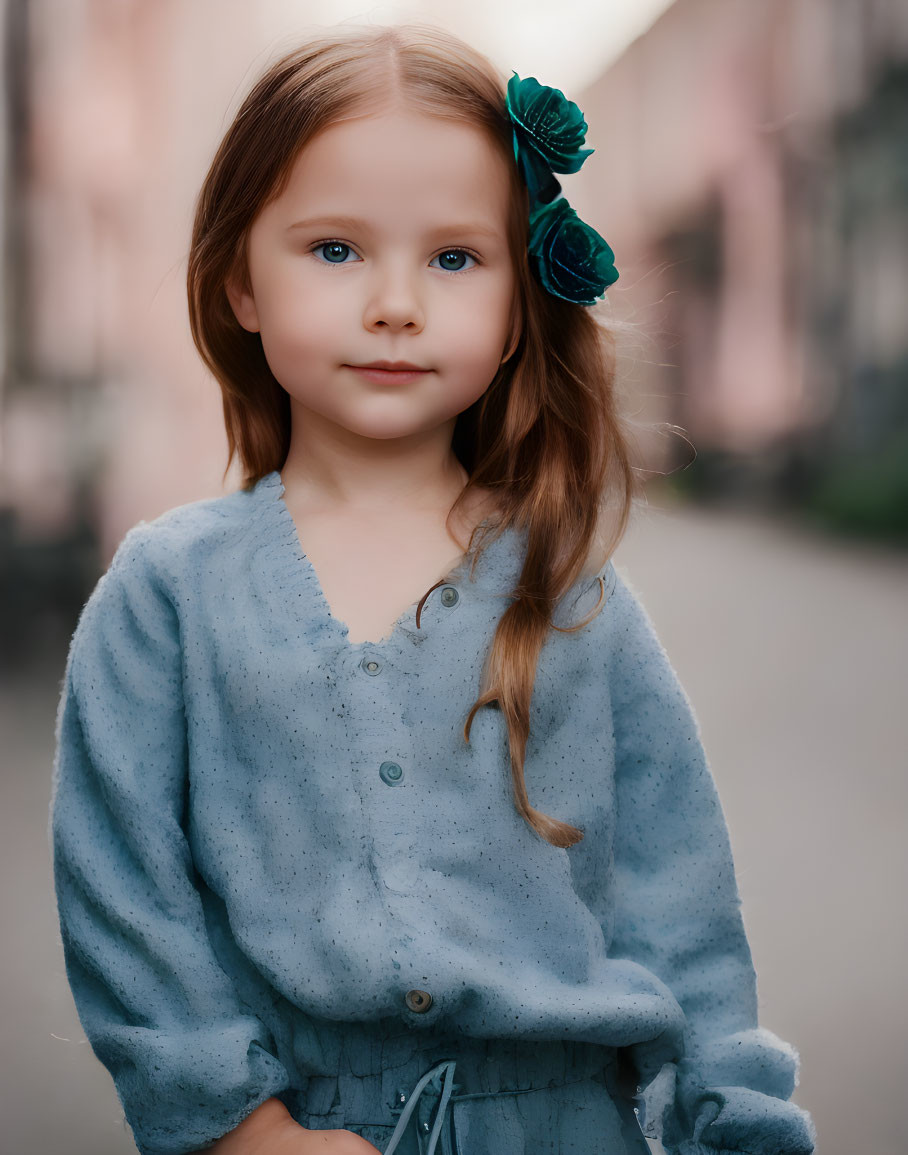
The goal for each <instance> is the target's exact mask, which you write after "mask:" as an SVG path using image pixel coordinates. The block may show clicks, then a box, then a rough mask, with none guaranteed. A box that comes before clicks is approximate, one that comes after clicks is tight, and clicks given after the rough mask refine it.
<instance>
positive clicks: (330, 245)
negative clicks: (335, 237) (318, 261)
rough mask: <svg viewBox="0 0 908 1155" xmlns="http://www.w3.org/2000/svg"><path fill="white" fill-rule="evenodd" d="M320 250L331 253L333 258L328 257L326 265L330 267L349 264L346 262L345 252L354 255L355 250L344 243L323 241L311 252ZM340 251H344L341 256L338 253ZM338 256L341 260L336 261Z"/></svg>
mask: <svg viewBox="0 0 908 1155" xmlns="http://www.w3.org/2000/svg"><path fill="white" fill-rule="evenodd" d="M319 249H327V250H328V251H329V252H330V253H331V256H328V257H326V263H327V264H329V265H344V264H346V263H347V262H346V261H345V260H344V256H345V252H346V253H352V252H353V250H352V249H351V248H350V246H349V245H347V244H344V242H343V241H322V242H321V243H320V244H317V245H316V246H315V247H314V248H313V249H311V250H310V251H311V252H313V253H315V252H317V251H318V250H319ZM338 249H341V250H343V251H342V252H341V253H340V254H338V251H337V250H338ZM338 256H339V259H338V260H335V259H334V258H335V257H338Z"/></svg>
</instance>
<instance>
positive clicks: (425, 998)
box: [405, 990, 432, 1015]
mask: <svg viewBox="0 0 908 1155" xmlns="http://www.w3.org/2000/svg"><path fill="white" fill-rule="evenodd" d="M405 998H406V1002H407V1006H408V1007H409V1008H410V1010H411V1011H415V1012H416V1013H417V1014H418V1015H423V1014H425V1013H426V1011H427V1010H428V1009H429V1007H431V1005H432V996H431V995H430V994H429V992H428V991H415V990H414V991H407V993H406V996H405Z"/></svg>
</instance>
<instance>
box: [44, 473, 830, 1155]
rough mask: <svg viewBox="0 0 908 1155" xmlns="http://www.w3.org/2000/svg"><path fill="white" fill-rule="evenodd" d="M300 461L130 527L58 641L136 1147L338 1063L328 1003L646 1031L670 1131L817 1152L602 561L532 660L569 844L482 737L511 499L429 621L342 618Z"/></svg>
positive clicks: (544, 796)
mask: <svg viewBox="0 0 908 1155" xmlns="http://www.w3.org/2000/svg"><path fill="white" fill-rule="evenodd" d="M283 492H284V489H283V485H282V483H281V478H280V474H279V473H278V472H276V471H275V472H272V473H270V474H268V475H267V476H266V477H264V478H263V479H262V480H261V481H260V482H259V483H258V484H257V485H256V486H255V487H254V488H253V489H251V490H249V491H245V492H244V491H238V492H236V493H233V494H230V495H228V496H226V497H220V498H216V499H212V500H206V501H199V502H193V503H191V504H188V505H183V506H180V507H178V508H175V509H172V510H170V511H169V512H167V513H165V514H163V515H162V516H160V517H158V518H157V519H156V520H154V521H152V522H148V523H146V522H144V521H143V522H140V523H139V524H138V525H136V526H135V527H134V528H133V529H131V530H130V531H129V532H128V533H127V534H126V536H125V537H124V539H123V541H122V542H121V544H120V546H119V548H118V549H117V551H116V554H115V556H114V558H113V560H112V562H111V564H110V567H109V569H108V571H107V572H106V573H105V574H104V575H103V577H102V578H101V579H100V581H99V582H98V584H97V586H96V587H95V589H94V591H93V593H92V595H91V597H90V598H89V600H88V602H87V603H86V605H85V607H84V608H83V611H82V613H81V615H80V618H79V622H78V625H77V627H76V630H75V633H74V635H73V639H72V642H71V645H70V651H69V657H68V660H67V663H66V671H65V675H64V680H63V687H62V695H61V699H60V705H59V710H58V714H57V727H56V741H57V753H56V757H55V762H54V781H53V798H52V803H51V812H50V822H49V831H48V834H49V838H50V841H51V846H52V851H53V862H54V880H55V886H56V895H57V904H58V912H59V918H60V925H61V930H62V942H63V948H64V954H65V962H66V969H67V975H68V979H69V982H70V986H71V988H72V992H73V996H74V999H75V1003H76V1007H77V1010H78V1013H79V1017H80V1020H81V1023H82V1026H83V1028H84V1030H85V1032H86V1036H87V1038H88V1040H89V1042H90V1044H91V1046H92V1048H93V1050H94V1052H95V1054H96V1056H97V1057H98V1059H99V1060H100V1061H101V1062H102V1063H103V1064H104V1065H105V1066H106V1067H107V1069H108V1070H109V1071H110V1073H111V1076H112V1077H113V1080H114V1083H115V1086H116V1089H117V1093H118V1095H119V1097H120V1101H121V1103H122V1105H123V1108H124V1112H125V1115H126V1119H127V1121H128V1123H129V1124H130V1126H131V1127H132V1130H133V1133H134V1136H135V1139H136V1143H137V1146H138V1148H139V1150H140V1151H141V1152H142V1153H143V1155H163V1153H169V1155H184V1153H186V1152H189V1151H193V1150H196V1149H198V1148H201V1147H204V1146H206V1145H209V1144H210V1143H212V1142H213V1141H214V1140H216V1139H217V1138H218V1137H220V1136H221V1135H223V1134H225V1133H226V1132H227V1131H229V1130H231V1129H233V1128H234V1127H235V1126H236V1125H237V1124H238V1123H239V1122H240V1121H241V1120H242V1119H243V1118H244V1117H245V1116H246V1115H248V1114H249V1113H250V1112H251V1111H252V1110H253V1109H254V1108H255V1107H256V1106H258V1105H259V1104H260V1103H261V1102H262V1101H263V1100H265V1099H266V1098H268V1097H270V1096H272V1095H277V1094H279V1093H280V1092H282V1091H284V1090H286V1089H287V1088H291V1087H293V1088H300V1089H302V1090H303V1091H304V1090H305V1086H306V1081H307V1079H308V1078H309V1077H310V1076H312V1075H315V1074H326V1073H330V1070H327V1069H326V1067H325V1064H326V1063H327V1062H329V1060H328V1059H327V1058H326V1056H325V1055H324V1054H323V1053H322V1052H321V1050H320V1048H319V1047H318V1046H316V1045H315V1040H316V1039H317V1037H318V1028H319V1026H320V1025H322V1024H324V1023H326V1022H335V1023H339V1024H342V1023H343V1022H349V1021H362V1020H374V1019H377V1018H379V1017H386V1016H397V1017H398V1018H399V1019H400V1020H401V1022H404V1023H406V1024H407V1025H409V1026H411V1027H412V1028H413V1029H414V1030H426V1029H431V1028H432V1027H435V1026H437V1027H438V1028H439V1029H442V1028H443V1029H445V1030H450V1031H454V1032H457V1033H464V1034H467V1035H473V1036H477V1037H485V1038H507V1037H514V1036H520V1037H525V1038H527V1039H533V1040H545V1039H576V1040H581V1041H585V1042H591V1043H599V1044H603V1045H605V1046H609V1047H622V1048H625V1047H626V1048H629V1054H630V1056H631V1057H632V1059H633V1061H634V1064H635V1066H636V1069H637V1071H638V1072H639V1082H640V1085H641V1086H642V1087H644V1088H645V1087H647V1086H649V1085H653V1081H654V1077H655V1076H656V1075H657V1074H658V1073H659V1072H660V1071H663V1067H665V1071H670V1072H671V1076H672V1085H671V1093H670V1095H668V1097H667V1098H664V1099H663V1102H662V1103H661V1104H660V1105H659V1108H658V1114H659V1117H660V1121H661V1124H662V1126H661V1130H662V1141H663V1144H664V1145H665V1148H666V1150H667V1151H668V1152H670V1155H690V1153H693V1152H701V1151H702V1152H711V1153H712V1152H714V1151H716V1150H734V1151H739V1152H748V1153H752V1155H807V1153H809V1152H811V1151H812V1150H813V1147H814V1142H815V1131H814V1127H813V1122H812V1120H811V1118H810V1115H809V1114H808V1113H807V1112H805V1111H804V1110H802V1109H801V1108H800V1107H798V1106H797V1105H796V1104H794V1103H792V1102H791V1101H790V1096H791V1094H792V1091H793V1089H794V1087H795V1085H796V1083H797V1069H798V1056H797V1053H796V1052H795V1051H794V1050H793V1048H792V1047H791V1046H789V1045H788V1044H787V1043H785V1042H783V1041H782V1040H781V1039H779V1038H777V1037H776V1036H775V1035H774V1034H772V1033H771V1032H770V1031H768V1030H766V1029H764V1028H761V1027H760V1026H759V1025H758V1019H757V992H756V978H755V974H754V969H753V965H752V960H751V954H750V950H749V947H748V943H747V939H746V936H745V931H744V926H743V922H742V917H741V910H740V899H739V894H738V890H737V884H736V880H735V874H734V866H733V861H732V855H731V849H730V844H729V837H728V832H727V828H726V824H725V820H724V815H723V812H722V808H721V805H720V802H719V799H718V797H717V793H716V789H715V785H714V781H713V778H712V776H711V773H710V770H709V768H708V764H707V761H706V758H705V754H704V750H703V746H702V744H701V740H700V735H699V730H698V725H697V722H696V720H695V717H694V714H693V712H692V709H691V706H690V703H689V701H688V699H687V697H686V695H685V693H684V691H683V689H682V687H681V686H680V684H679V681H678V679H677V676H676V674H675V672H674V670H673V668H672V666H671V665H670V663H669V660H668V658H667V656H666V653H665V650H664V649H663V647H662V646H661V644H660V642H659V640H658V638H657V636H656V634H655V632H654V630H653V626H652V624H651V621H650V619H649V617H648V616H647V614H646V612H645V610H644V609H643V607H642V606H641V604H640V601H639V599H638V598H637V596H636V595H635V594H634V593H633V592H632V591H631V589H630V588H629V586H628V585H627V584H626V582H625V581H624V580H623V579H622V577H621V576H620V575H619V574H618V572H617V571H616V570H615V568H614V566H613V564H612V563H611V562H609V563H608V564H607V566H606V567H605V568H604V569H603V570H602V571H601V573H600V574H599V575H597V576H595V577H592V578H590V579H589V580H586V579H584V580H582V581H580V582H578V583H577V584H576V585H575V587H574V588H573V589H572V590H571V591H570V592H569V594H568V595H567V596H566V597H565V598H564V599H563V600H562V602H561V603H560V604H559V606H558V607H557V610H556V614H555V622H556V624H559V625H569V624H572V623H574V622H576V621H578V620H580V618H581V617H584V616H586V615H587V614H588V613H589V611H590V610H591V609H593V608H594V607H595V605H596V604H597V601H598V599H599V595H600V582H599V580H598V578H599V577H601V578H602V585H603V588H604V593H605V598H606V601H605V605H604V608H603V609H602V610H601V612H600V613H598V614H597V616H595V617H594V618H593V619H592V621H591V622H590V623H589V624H588V625H587V626H585V627H584V628H583V629H581V630H580V631H578V632H577V633H573V634H568V633H558V632H553V633H552V634H551V635H550V637H549V638H548V640H547V641H546V644H545V647H544V649H543V652H542V656H541V659H540V664H539V669H538V674H537V678H536V684H535V690H534V695H533V703H532V717H531V723H532V729H531V734H530V740H529V745H528V749H527V757H526V784H527V790H528V793H529V798H530V801H531V802H532V803H533V805H534V806H536V807H537V808H539V809H540V810H542V811H543V812H544V813H546V814H549V815H552V816H554V817H557V818H560V819H562V820H564V821H566V822H570V823H573V824H575V825H577V826H579V827H581V828H582V829H583V830H584V832H585V834H584V838H583V839H582V840H581V841H580V842H579V843H577V844H576V845H574V846H572V847H570V848H569V849H560V848H557V847H554V846H551V845H550V844H549V843H547V842H546V841H544V840H543V839H542V838H540V837H539V836H538V835H537V834H536V833H535V832H534V831H533V830H532V829H531V828H530V827H529V826H528V825H527V823H526V822H525V821H524V820H523V819H522V818H521V817H520V816H519V814H518V813H517V811H516V810H515V808H514V803H513V800H512V795H511V784H510V771H509V766H508V747H507V732H506V727H505V725H504V719H503V716H502V715H501V713H500V711H498V710H496V709H494V708H484V709H482V710H480V711H479V713H478V714H477V715H476V718H475V720H474V724H473V727H472V731H471V736H470V741H469V742H466V741H465V740H464V737H463V725H464V719H465V716H466V712H467V710H468V709H469V707H470V706H471V705H472V703H473V701H474V700H475V697H476V695H477V692H478V688H479V682H480V674H481V669H482V663H483V659H484V657H485V654H486V653H487V649H488V645H489V643H490V641H491V639H492V635H493V632H494V628H495V625H496V622H497V621H498V619H499V617H500V615H501V613H502V611H503V609H504V606H505V604H506V599H507V598H508V597H509V595H510V591H511V590H512V588H513V585H514V583H515V581H516V578H517V576H518V574H519V570H520V561H521V558H522V549H523V547H524V546H525V531H518V530H513V529H512V530H509V531H506V532H505V533H504V534H503V535H502V536H500V537H499V538H498V539H497V540H495V541H494V542H492V544H491V545H490V546H489V547H488V548H487V550H486V552H485V553H484V554H483V555H482V556H481V557H480V558H479V560H478V563H477V565H476V568H475V571H474V572H473V573H472V575H471V573H470V564H471V561H472V558H465V559H464V560H463V561H462V562H461V564H460V565H459V566H458V567H456V568H455V569H454V570H452V571H451V572H450V573H449V574H448V575H446V578H447V581H446V584H443V585H441V586H439V587H438V588H437V589H435V590H434V591H433V592H432V593H431V594H430V596H429V597H428V598H427V599H426V601H425V602H424V604H423V606H422V611H421V615H420V621H419V624H418V626H417V624H416V620H415V608H416V607H415V606H414V607H411V609H410V610H409V611H408V612H407V613H405V614H404V615H403V616H402V617H401V618H400V619H399V620H398V622H397V623H396V625H395V627H394V630H393V632H392V633H391V635H390V636H389V637H388V638H387V639H385V640H384V641H382V642H381V643H379V644H372V643H351V642H350V641H349V639H348V637H347V631H346V627H345V626H344V625H343V624H342V623H341V622H339V621H338V620H337V619H336V618H334V617H333V616H332V615H331V613H330V610H329V608H328V604H327V601H326V599H325V597H324V594H323V593H322V590H321V588H320V586H319V584H318V579H317V577H316V574H315V571H314V569H313V568H312V566H311V564H310V563H309V561H308V559H307V558H306V556H305V554H304V553H303V552H302V550H301V548H300V541H299V537H298V535H297V533H296V527H295V524H294V522H293V519H292V516H291V514H290V512H289V510H288V508H287V506H286V503H285V502H284V500H283ZM367 582H368V577H367V576H366V577H364V583H366V584H367ZM364 596H368V590H367V588H366V586H365V585H364ZM413 991H424V992H428V994H429V996H430V999H431V1005H430V1006H429V1007H428V1009H425V999H424V998H423V996H419V998H420V999H422V1005H416V1004H415V1001H414V999H413V997H412V992H413ZM408 995H410V997H408ZM666 1064H667V1066H665V1065H666ZM335 1073H336V1072H335ZM663 1073H664V1072H663ZM660 1081H661V1080H660Z"/></svg>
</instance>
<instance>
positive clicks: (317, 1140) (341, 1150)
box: [261, 1124, 381, 1155]
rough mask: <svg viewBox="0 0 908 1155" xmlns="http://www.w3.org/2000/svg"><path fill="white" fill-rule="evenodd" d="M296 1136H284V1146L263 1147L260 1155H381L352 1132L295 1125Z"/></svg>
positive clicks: (376, 1149) (375, 1148)
mask: <svg viewBox="0 0 908 1155" xmlns="http://www.w3.org/2000/svg"><path fill="white" fill-rule="evenodd" d="M296 1128H297V1132H298V1134H297V1135H295V1136H293V1135H286V1136H285V1137H284V1142H285V1143H286V1146H278V1147H274V1148H271V1147H263V1148H262V1151H261V1155H381V1152H380V1151H379V1150H378V1148H377V1147H373V1146H372V1144H371V1143H369V1142H367V1140H365V1139H363V1138H361V1137H360V1136H359V1135H354V1133H353V1132H352V1131H342V1130H334V1131H309V1130H307V1129H306V1128H305V1127H300V1126H299V1124H296Z"/></svg>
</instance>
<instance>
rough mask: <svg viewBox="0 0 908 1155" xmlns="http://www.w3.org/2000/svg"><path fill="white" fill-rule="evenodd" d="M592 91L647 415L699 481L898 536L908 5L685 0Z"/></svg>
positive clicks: (903, 503)
mask: <svg viewBox="0 0 908 1155" xmlns="http://www.w3.org/2000/svg"><path fill="white" fill-rule="evenodd" d="M579 103H580V104H581V106H582V107H583V109H584V111H585V113H586V115H587V120H588V122H589V124H590V132H589V134H588V143H589V144H590V145H592V146H593V147H595V148H596V149H597V154H596V156H595V158H594V161H593V162H592V163H590V162H588V163H587V165H586V167H585V168H584V170H583V173H582V174H580V175H578V177H577V178H574V179H576V181H577V182H578V184H577V191H576V195H573V196H572V199H573V201H574V203H575V204H576V206H577V207H578V211H580V212H581V215H582V216H586V218H587V219H589V220H590V221H591V222H592V223H594V224H595V226H596V227H597V228H598V229H599V230H600V231H601V232H602V233H603V235H605V236H606V238H607V239H608V238H610V239H611V242H613V247H615V248H616V250H617V252H616V259H617V264H618V267H619V269H620V270H621V272H622V278H621V280H620V281H619V283H618V285H616V286H615V289H618V288H619V286H620V288H621V291H620V292H615V290H610V295H612V297H613V300H615V301H616V302H617V303H616V306H615V308H616V313H620V315H621V316H622V318H626V319H629V320H631V321H632V322H633V323H634V324H635V325H637V326H639V331H640V337H641V345H640V348H639V349H637V348H635V349H634V350H633V352H634V353H635V354H636V353H641V354H642V356H641V358H640V360H639V361H635V362H634V364H633V366H632V368H631V372H632V373H633V375H634V377H635V386H636V389H637V390H638V391H639V394H640V398H641V403H642V405H643V409H642V410H641V419H642V420H646V421H666V422H676V423H678V424H679V425H680V426H682V427H683V429H684V430H685V431H686V432H687V433H688V434H689V436H690V439H691V441H692V442H693V445H694V446H695V448H696V451H697V453H698V454H699V458H698V461H697V462H695V463H694V466H693V468H692V469H691V471H690V472H691V474H692V476H694V477H697V478H698V479H700V482H701V483H702V484H703V485H704V486H709V485H712V486H713V487H714V488H716V489H717V490H720V489H722V488H728V489H732V490H734V489H735V488H738V489H740V488H742V487H745V486H748V487H756V488H757V489H758V490H759V489H761V488H762V489H764V490H767V491H770V492H773V491H774V492H776V493H778V494H779V495H781V496H785V495H787V496H789V497H791V498H792V499H798V498H803V499H804V500H807V501H811V500H815V503H816V508H817V512H819V511H820V506H821V504H822V503H823V502H824V501H825V502H827V503H829V502H832V501H833V500H837V501H839V502H840V504H842V506H843V507H842V508H841V509H840V510H839V513H840V515H841V520H842V522H843V523H844V522H846V521H848V516H847V515H848V511H847V510H846V509H845V508H844V504H845V503H847V502H848V501H851V502H852V503H854V509H853V514H854V517H855V520H859V519H860V515H861V513H862V512H863V516H864V518H865V519H870V520H871V521H872V519H873V518H874V517H876V518H878V519H879V521H880V526H879V528H880V529H882V530H885V528H886V526H887V525H888V526H889V528H891V529H893V530H897V529H898V527H899V526H900V527H901V532H902V533H903V534H905V533H906V530H908V149H906V144H905V142H906V140H908V5H906V4H904V3H901V2H900V0H676V2H675V4H674V5H673V6H672V7H671V8H669V9H668V10H667V11H666V12H665V13H664V14H663V16H662V17H661V18H660V19H659V20H658V21H656V23H655V24H654V25H653V26H652V27H651V28H650V29H649V30H648V31H647V32H646V34H645V35H643V36H641V37H640V38H639V39H638V40H637V41H635V42H634V43H633V44H632V45H631V46H630V47H629V49H628V50H627V51H626V52H625V53H624V55H623V56H622V57H621V59H620V60H619V61H618V62H617V63H616V64H615V65H614V66H613V67H612V68H610V69H609V70H608V72H607V73H605V74H604V75H603V76H602V77H601V78H600V79H599V80H598V81H597V82H596V83H595V84H593V85H592V86H591V87H590V88H589V89H588V90H587V91H586V92H585V93H583V94H582V96H581V97H580V98H579ZM581 177H582V178H583V179H582V180H581ZM647 342H650V343H649V344H647ZM650 453H651V457H652V459H653V461H654V462H655V461H656V460H659V459H661V464H660V465H659V466H658V468H660V469H674V468H677V467H678V466H679V465H682V464H685V463H687V462H689V461H691V459H692V458H693V456H694V454H693V450H692V449H691V446H690V445H689V444H688V443H687V442H686V441H685V440H683V439H682V438H681V437H679V436H671V435H669V436H657V435H653V436H651V437H650ZM722 463H724V465H723V464H722ZM710 469H713V470H714V472H715V476H714V477H710ZM685 472H687V471H685ZM675 477H676V480H677V481H678V482H679V483H682V484H683V483H684V478H683V475H675ZM861 486H863V487H864V489H865V490H866V491H867V492H866V493H864V494H863V495H862V493H860V492H858V490H859V489H860V487H861ZM834 491H840V492H838V493H837V494H836V493H834ZM862 501H863V502H864V505H863V506H861V508H858V506H859V505H860V503H861V502H862ZM829 512H830V513H831V512H832V510H831V509H830V511H829Z"/></svg>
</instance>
